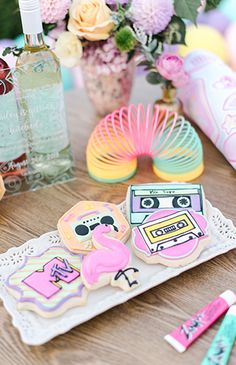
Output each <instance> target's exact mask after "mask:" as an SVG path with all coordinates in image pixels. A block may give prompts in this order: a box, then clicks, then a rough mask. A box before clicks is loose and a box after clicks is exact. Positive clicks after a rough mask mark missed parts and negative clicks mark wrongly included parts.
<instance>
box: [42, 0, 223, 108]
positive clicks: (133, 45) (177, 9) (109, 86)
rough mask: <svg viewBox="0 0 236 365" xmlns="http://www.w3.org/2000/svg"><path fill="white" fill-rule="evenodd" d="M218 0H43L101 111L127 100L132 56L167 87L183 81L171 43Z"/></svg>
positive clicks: (63, 54)
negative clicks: (200, 13)
mask: <svg viewBox="0 0 236 365" xmlns="http://www.w3.org/2000/svg"><path fill="white" fill-rule="evenodd" d="M219 1H220V0H185V1H182V0H73V1H71V0H40V2H41V14H42V19H43V22H44V26H45V29H46V32H47V33H48V34H49V36H51V37H52V38H54V39H55V41H56V43H55V51H56V54H57V55H58V57H59V58H60V60H61V63H62V64H63V65H65V66H68V67H73V66H76V65H78V64H81V65H82V69H83V71H84V79H85V84H86V86H87V90H88V93H89V96H90V99H91V100H92V101H93V103H94V104H95V107H96V109H97V111H98V112H99V114H106V113H108V112H109V111H112V110H113V109H115V108H118V107H120V106H122V105H124V104H127V103H128V100H129V96H130V92H131V87H132V81H133V75H134V59H135V60H136V63H138V64H140V65H142V66H144V67H145V70H146V71H147V81H148V82H150V83H152V84H159V83H161V84H162V85H164V88H165V89H166V90H171V89H173V88H175V87H178V86H180V85H183V83H185V82H186V81H187V79H188V75H187V74H186V73H184V71H183V61H182V59H181V58H180V57H178V56H177V55H175V54H172V53H169V52H168V53H166V50H167V49H168V48H167V47H168V46H170V45H174V44H184V43H185V34H186V21H192V22H194V23H196V19H197V15H198V13H199V12H200V11H201V10H202V9H206V10H209V9H212V8H214V7H216V6H217V5H218V3H219Z"/></svg>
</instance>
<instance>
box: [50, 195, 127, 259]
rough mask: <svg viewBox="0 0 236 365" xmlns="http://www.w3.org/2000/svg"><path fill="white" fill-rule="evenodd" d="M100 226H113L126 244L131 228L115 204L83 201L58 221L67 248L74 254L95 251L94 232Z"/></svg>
mask: <svg viewBox="0 0 236 365" xmlns="http://www.w3.org/2000/svg"><path fill="white" fill-rule="evenodd" d="M100 224H108V225H111V226H113V232H114V233H113V235H114V237H115V238H116V239H118V240H120V241H122V242H126V241H127V239H128V237H129V235H130V226H129V223H128V222H127V220H126V219H125V217H124V215H123V214H122V213H121V211H120V209H119V208H118V207H117V206H116V205H115V204H110V203H103V202H96V201H81V202H79V203H78V204H76V205H75V206H74V207H73V208H71V209H70V210H69V211H68V212H66V213H65V214H64V215H63V216H62V217H61V218H60V219H59V221H58V225H57V228H58V231H59V233H60V236H61V238H62V240H63V242H64V244H65V246H66V247H67V248H68V249H69V250H70V251H72V252H75V253H82V254H86V253H88V252H90V251H92V250H93V249H94V246H93V241H92V232H93V231H94V229H95V228H96V227H97V226H98V225H100Z"/></svg>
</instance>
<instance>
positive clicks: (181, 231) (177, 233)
mask: <svg viewBox="0 0 236 365" xmlns="http://www.w3.org/2000/svg"><path fill="white" fill-rule="evenodd" d="M208 239H209V234H208V223H207V220H206V218H205V217H204V216H202V215H201V214H198V213H196V212H194V211H190V210H183V211H176V210H166V211H159V212H156V213H153V214H152V215H150V216H149V217H148V218H147V219H146V220H145V221H144V223H143V224H142V225H140V226H138V227H135V228H134V229H133V234H132V245H133V248H134V250H135V253H136V254H137V256H138V257H140V258H142V259H144V261H146V262H147V263H148V262H150V263H162V264H164V265H167V266H180V265H183V264H186V263H188V262H191V261H193V260H194V259H195V258H196V257H197V256H198V255H199V254H200V252H201V251H202V249H203V248H204V247H205V244H207V243H208Z"/></svg>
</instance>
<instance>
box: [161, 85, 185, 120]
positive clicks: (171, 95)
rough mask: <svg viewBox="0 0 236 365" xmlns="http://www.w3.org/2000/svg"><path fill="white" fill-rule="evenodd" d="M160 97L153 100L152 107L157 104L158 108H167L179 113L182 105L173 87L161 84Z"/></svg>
mask: <svg viewBox="0 0 236 365" xmlns="http://www.w3.org/2000/svg"><path fill="white" fill-rule="evenodd" d="M162 93H163V95H162V98H161V99H158V100H156V101H155V102H154V109H155V107H156V106H157V105H158V106H159V108H160V110H163V109H165V110H169V111H171V112H176V113H178V114H181V112H182V107H181V103H180V101H179V100H178V98H177V96H176V95H177V92H176V89H175V88H174V87H165V86H162Z"/></svg>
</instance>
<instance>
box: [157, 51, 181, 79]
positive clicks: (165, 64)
mask: <svg viewBox="0 0 236 365" xmlns="http://www.w3.org/2000/svg"><path fill="white" fill-rule="evenodd" d="M183 64H184V61H183V59H182V58H181V57H179V56H177V55H175V54H172V53H163V54H162V55H161V56H160V57H159V58H158V60H157V62H156V68H157V70H158V72H159V74H160V75H161V76H163V77H164V78H165V79H166V80H171V81H172V80H176V79H178V78H179V76H181V75H182V74H183Z"/></svg>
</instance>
